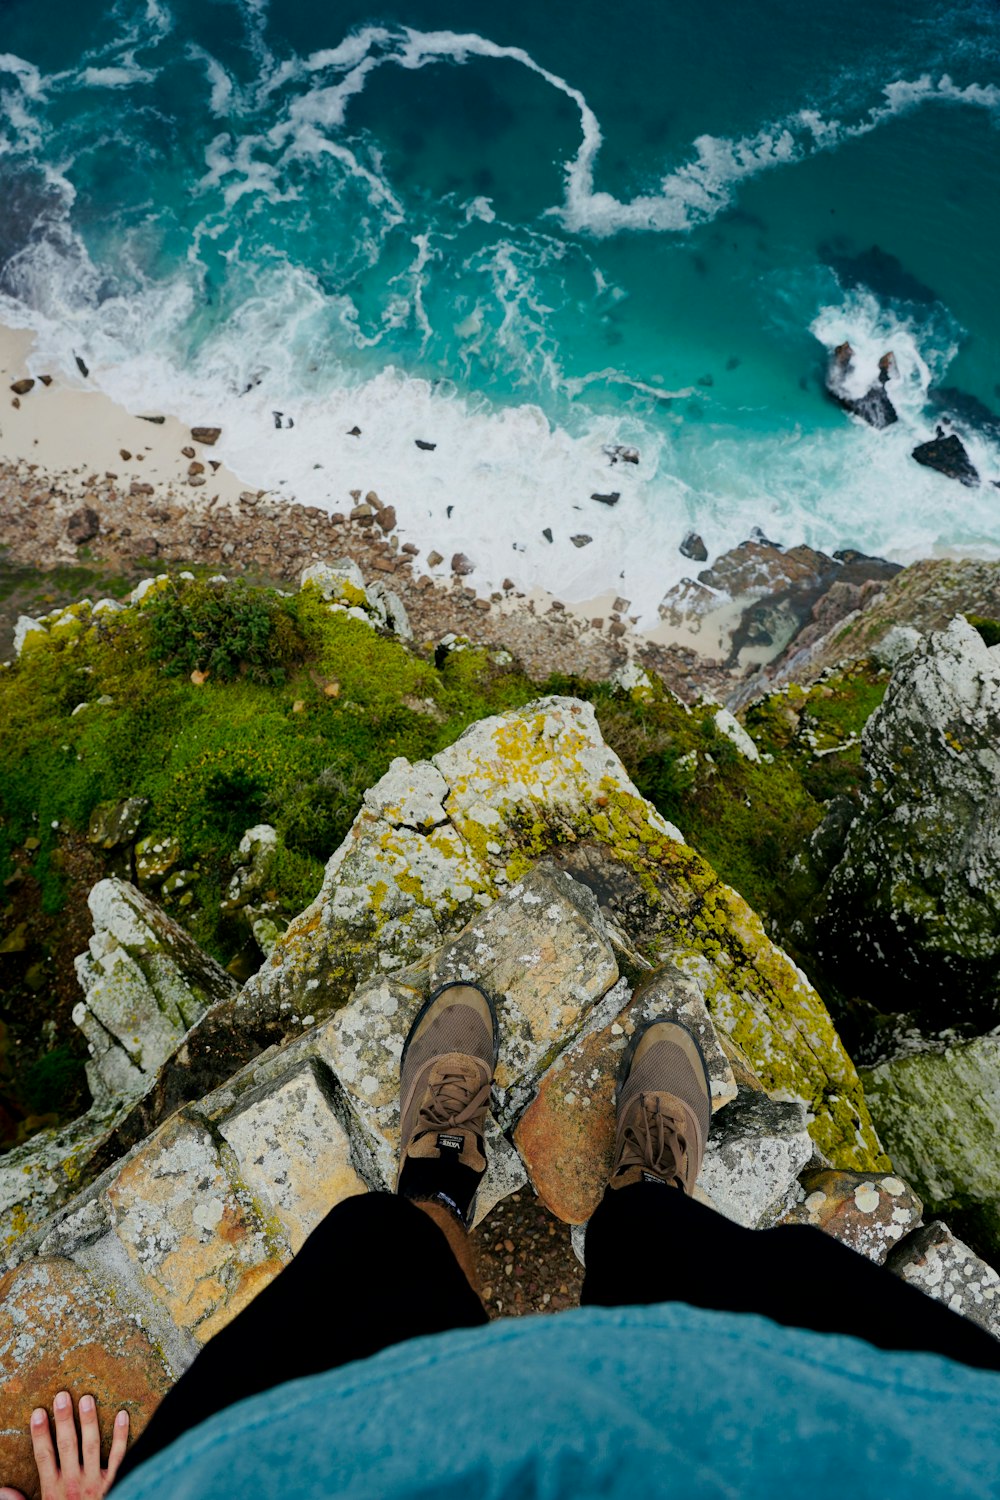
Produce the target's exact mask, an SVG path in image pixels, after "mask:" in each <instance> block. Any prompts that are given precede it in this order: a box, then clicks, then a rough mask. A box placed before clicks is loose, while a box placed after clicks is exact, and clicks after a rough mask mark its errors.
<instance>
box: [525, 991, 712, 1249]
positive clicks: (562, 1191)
mask: <svg viewBox="0 0 1000 1500" xmlns="http://www.w3.org/2000/svg"><path fill="white" fill-rule="evenodd" d="M612 998H614V1010H613V1012H612V1013H611V1015H610V1016H608V1017H605V1011H606V1010H607V1008H608V1006H607V1002H608V1001H610V1000H612ZM654 1016H669V1017H671V1018H672V1019H674V1020H677V1021H680V1022H682V1023H683V1024H684V1025H685V1026H687V1027H688V1028H689V1029H690V1030H692V1031H693V1032H694V1033H695V1035H696V1036H697V1038H698V1041H699V1043H700V1045H701V1048H702V1052H703V1053H704V1055H705V1061H706V1064H707V1066H708V1072H709V1077H710V1079H711V1082H712V1104H713V1108H715V1109H719V1108H721V1106H722V1105H724V1104H726V1103H728V1101H729V1100H730V1099H733V1098H735V1096H736V1084H735V1082H734V1080H733V1074H732V1069H731V1068H730V1066H729V1062H728V1060H727V1058H726V1055H725V1053H724V1052H723V1050H722V1046H721V1043H720V1041H719V1038H718V1036H717V1035H716V1032H715V1028H714V1026H713V1025H712V1021H711V1017H710V1016H709V1014H708V1010H707V1009H706V1006H705V1002H704V1001H703V999H702V998H701V996H700V994H699V993H698V991H697V989H696V988H695V986H694V984H693V983H692V982H691V980H689V979H687V978H686V977H685V976H684V975H683V974H681V973H680V971H679V970H676V969H673V968H672V967H671V966H670V965H666V966H664V967H663V968H662V969H659V970H657V971H656V973H655V974H652V975H650V976H648V978H647V979H646V981H645V982H644V983H641V984H640V986H639V988H638V989H637V990H636V992H635V993H634V994H633V993H632V992H631V989H630V988H629V987H628V986H627V985H620V986H616V987H615V989H614V990H613V991H611V993H610V994H609V995H608V996H607V997H606V999H605V1001H604V1002H602V1004H601V1006H600V1007H599V1009H598V1010H597V1011H595V1013H594V1014H593V1016H592V1018H591V1022H590V1023H589V1024H588V1026H587V1027H586V1029H585V1030H584V1031H583V1032H582V1033H581V1034H580V1035H579V1036H578V1037H577V1039H576V1040H575V1041H574V1042H571V1043H570V1045H569V1046H568V1047H566V1048H565V1049H564V1050H563V1051H562V1052H560V1053H559V1055H558V1057H557V1058H556V1059H555V1061H554V1062H553V1063H552V1065H551V1067H550V1068H549V1069H548V1071H547V1072H546V1073H545V1075H544V1077H543V1078H542V1079H541V1080H540V1082H539V1085H538V1090H537V1092H536V1094H535V1097H534V1098H533V1099H532V1100H531V1102H530V1104H529V1105H528V1107H527V1109H526V1110H525V1111H524V1113H523V1114H522V1115H521V1117H520V1119H519V1120H518V1122H517V1125H516V1126H515V1129H514V1142H515V1144H516V1146H517V1149H518V1151H519V1152H520V1153H521V1156H522V1158H523V1159H524V1162H525V1165H526V1166H527V1168H528V1175H529V1177H530V1178H531V1182H532V1186H533V1187H534V1189H535V1192H536V1193H537V1194H538V1196H539V1197H540V1198H541V1200H542V1202H543V1203H544V1204H545V1206H546V1207H547V1208H548V1209H549V1210H550V1211H551V1212H552V1213H554V1214H555V1215H556V1216H557V1217H558V1218H560V1219H564V1220H565V1221H566V1222H567V1223H570V1224H582V1223H584V1222H585V1221H586V1220H587V1219H589V1218H590V1215H591V1214H592V1213H593V1211H594V1209H595V1208H596V1207H597V1205H598V1203H599V1202H600V1200H601V1196H602V1194H603V1192H604V1188H605V1185H606V1183H607V1180H608V1174H609V1172H610V1169H611V1159H612V1155H613V1150H614V1138H615V1108H614V1095H615V1081H616V1078H617V1074H618V1068H619V1064H620V1063H621V1059H622V1054H623V1052H624V1051H625V1048H626V1047H627V1046H628V1043H629V1040H630V1038H631V1037H632V1035H633V1033H634V1031H635V1029H636V1027H637V1026H641V1025H642V1024H643V1023H644V1022H645V1021H648V1020H652V1019H653V1018H654ZM595 1023H596V1024H595Z"/></svg>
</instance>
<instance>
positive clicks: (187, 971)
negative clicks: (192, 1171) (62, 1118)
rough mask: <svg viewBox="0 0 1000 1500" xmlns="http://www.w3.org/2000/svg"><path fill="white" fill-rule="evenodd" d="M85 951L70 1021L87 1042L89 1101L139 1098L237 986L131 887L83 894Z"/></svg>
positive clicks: (109, 884)
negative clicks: (87, 919)
mask: <svg viewBox="0 0 1000 1500" xmlns="http://www.w3.org/2000/svg"><path fill="white" fill-rule="evenodd" d="M89 905H90V910H91V913H92V915H93V918H94V935H93V937H92V938H91V940H90V951H89V952H88V953H84V954H81V955H80V957H79V958H78V959H77V961H76V972H77V977H78V979H79V981H80V984H81V986H82V988H83V990H84V992H85V997H86V998H85V999H84V1000H82V1001H80V1002H79V1004H78V1005H77V1006H76V1007H75V1009H74V1011H73V1020H74V1021H75V1022H76V1024H77V1025H78V1026H79V1027H80V1029H81V1030H82V1031H83V1033H84V1035H85V1036H86V1038H87V1041H88V1043H89V1047H90V1052H91V1061H90V1062H89V1063H88V1064H87V1079H88V1082H89V1084H90V1089H91V1093H92V1094H93V1096H94V1100H95V1102H96V1103H97V1104H98V1105H100V1106H102V1107H107V1106H109V1105H112V1104H115V1103H120V1102H122V1101H123V1100H125V1099H128V1098H134V1097H136V1096H138V1095H139V1094H141V1093H142V1092H143V1091H144V1089H145V1088H146V1087H147V1086H148V1085H149V1083H150V1082H151V1081H152V1079H154V1078H155V1076H156V1072H157V1069H158V1068H159V1067H160V1065H161V1064H162V1063H163V1062H165V1061H166V1059H167V1058H168V1057H169V1056H170V1054H171V1053H172V1052H173V1051H174V1049H175V1048H176V1046H177V1044H178V1043H179V1041H180V1040H181V1038H182V1037H183V1035H184V1033H185V1032H186V1031H187V1030H188V1028H189V1027H190V1026H192V1025H193V1024H194V1022H195V1021H196V1020H197V1019H198V1017H199V1016H200V1015H201V1014H202V1013H203V1012H204V1011H205V1010H206V1009H207V1008H208V1007H209V1006H210V1005H212V1004H214V1003H215V1002H217V1001H219V1000H224V999H226V998H227V997H228V996H231V995H232V994H233V993H234V992H235V990H236V988H237V986H236V983H235V981H234V980H233V979H232V978H231V976H230V975H228V974H227V973H226V971H225V970H224V969H223V968H222V967H221V966H220V965H219V964H217V963H216V962H215V960H214V959H211V958H209V957H208V955H207V954H205V953H202V951H201V949H200V948H199V947H198V946H197V944H196V943H195V942H194V940H193V939H192V938H191V937H190V936H189V935H188V934H187V933H186V932H185V931H184V929H183V928H181V927H179V926H178V925H177V923H176V922H173V921H171V919H170V918H169V917H168V916H166V914H165V913H164V912H162V911H161V910H160V908H159V907H158V906H156V905H154V903H153V902H152V901H150V900H149V899H148V898H147V897H146V896H144V895H142V894H141V892H139V891H138V890H136V888H135V887H134V886H132V885H129V884H127V883H126V882H125V881H122V880H115V879H110V880H101V881H98V883H97V885H95V886H94V888H93V890H92V891H91V893H90V897H89Z"/></svg>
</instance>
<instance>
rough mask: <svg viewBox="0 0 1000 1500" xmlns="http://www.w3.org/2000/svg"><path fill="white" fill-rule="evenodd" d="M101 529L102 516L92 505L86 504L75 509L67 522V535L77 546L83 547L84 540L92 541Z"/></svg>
mask: <svg viewBox="0 0 1000 1500" xmlns="http://www.w3.org/2000/svg"><path fill="white" fill-rule="evenodd" d="M100 529H101V521H100V517H99V516H98V514H97V511H96V510H94V508H93V507H92V506H90V505H84V506H82V507H81V508H80V510H75V511H74V512H73V514H72V515H71V516H70V518H69V520H68V521H67V522H66V535H67V536H68V537H69V539H70V541H71V542H72V543H73V544H74V545H75V546H77V547H82V546H83V544H84V542H89V541H92V540H93V538H94V537H95V536H97V534H98V532H99V531H100Z"/></svg>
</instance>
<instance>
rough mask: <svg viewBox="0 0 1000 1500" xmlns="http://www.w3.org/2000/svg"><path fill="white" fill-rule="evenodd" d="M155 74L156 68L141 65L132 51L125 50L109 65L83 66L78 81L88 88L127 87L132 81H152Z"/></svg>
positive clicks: (129, 86) (130, 85)
mask: <svg viewBox="0 0 1000 1500" xmlns="http://www.w3.org/2000/svg"><path fill="white" fill-rule="evenodd" d="M156 74H157V70H156V69H151V68H144V67H142V66H141V64H139V63H137V62H136V60H135V54H134V53H132V52H126V53H124V54H123V55H122V57H121V59H120V61H119V62H118V63H117V64H115V65H112V66H110V67H106V68H84V70H83V72H82V73H81V74H80V82H81V83H83V84H85V85H86V86H87V88H90V89H127V88H131V87H132V85H133V84H134V83H152V82H153V80H154V79H155V77H156Z"/></svg>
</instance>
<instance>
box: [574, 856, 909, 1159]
mask: <svg viewBox="0 0 1000 1500" xmlns="http://www.w3.org/2000/svg"><path fill="white" fill-rule="evenodd" d="M635 842H636V843H637V844H638V845H639V847H640V848H641V849H643V850H645V848H646V846H645V845H643V844H642V842H641V831H639V837H638V838H637V839H636V841H635ZM616 853H617V851H615V850H613V849H611V848H608V847H605V846H601V845H597V844H593V843H586V844H575V845H573V846H571V847H570V848H566V849H561V850H560V851H559V858H560V861H561V863H562V864H563V866H564V868H566V869H567V870H569V871H570V873H572V874H573V875H575V876H576V877H577V879H580V880H584V881H586V882H587V883H588V884H590V885H591V886H592V888H593V889H594V891H595V893H596V894H597V896H598V900H599V902H600V904H601V910H602V911H603V912H604V914H605V916H606V917H607V918H608V919H609V930H611V931H612V934H613V935H614V933H615V932H617V933H618V934H627V935H628V945H630V946H632V947H634V948H637V949H638V950H639V951H640V954H641V956H642V957H644V958H645V959H646V960H647V961H649V962H652V963H654V964H658V963H662V962H664V961H666V960H669V961H670V962H671V963H673V964H674V965H675V966H676V967H678V968H679V969H681V970H682V972H683V973H685V974H686V975H687V976H688V977H689V978H690V979H692V980H693V981H694V983H695V985H696V987H697V989H698V990H699V992H700V993H701V995H702V996H703V997H704V998H705V1001H706V1003H707V1005H708V1008H709V1012H710V1014H711V1017H712V1020H713V1022H714V1024H715V1027H716V1030H717V1031H718V1032H719V1035H720V1038H721V1039H722V1040H723V1042H724V1043H728V1044H729V1045H730V1046H732V1047H733V1048H734V1049H735V1050H736V1052H737V1053H738V1054H739V1055H740V1057H741V1058H742V1059H744V1060H745V1062H746V1064H747V1065H748V1066H749V1067H750V1069H751V1070H752V1072H753V1074H754V1077H755V1078H756V1079H757V1080H758V1081H759V1085H760V1087H762V1088H763V1089H766V1091H767V1092H768V1093H769V1094H770V1095H772V1096H773V1097H774V1098H775V1099H777V1100H793V1101H799V1102H800V1103H803V1104H805V1106H806V1110H807V1114H808V1116H809V1117H810V1118H809V1133H810V1135H811V1136H812V1139H813V1141H814V1143H815V1145H816V1146H817V1148H818V1149H819V1151H820V1152H821V1153H822V1154H823V1156H825V1157H826V1158H827V1159H828V1160H829V1161H831V1162H832V1163H834V1164H835V1165H836V1166H841V1167H845V1168H848V1169H857V1170H860V1171H873V1170H880V1171H888V1170H889V1168H890V1167H891V1163H890V1161H889V1158H888V1157H887V1156H886V1155H885V1154H884V1153H883V1151H882V1148H881V1145H880V1143H879V1140H878V1136H877V1135H876V1134H875V1130H874V1128H873V1126H872V1123H871V1118H870V1116H869V1114H868V1107H867V1105H866V1103H865V1100H864V1093H863V1090H862V1087H861V1081H860V1079H859V1078H858V1075H857V1072H856V1070H855V1068H854V1064H853V1063H852V1062H851V1060H850V1058H849V1057H848V1055H847V1053H846V1052H845V1051H844V1047H843V1045H842V1043H841V1041H840V1038H839V1037H838V1035H837V1032H836V1030H835V1029H834V1026H833V1022H832V1021H831V1019H830V1015H829V1013H828V1011H827V1010H826V1007H825V1006H824V1004H823V1002H822V1000H821V999H820V997H819V995H817V993H816V991H815V990H814V989H813V988H812V986H811V985H810V984H809V982H808V981H807V979H806V977H805V975H804V974H803V973H802V972H801V971H800V970H799V969H798V968H796V966H795V964H793V963H792V961H791V959H790V958H789V957H788V955H787V954H786V953H784V952H783V951H782V950H781V949H780V948H777V947H776V946H775V945H774V944H773V943H772V942H771V940H770V939H769V938H768V937H767V935H766V934H765V932H764V929H763V926H762V924H761V922H760V919H759V918H758V917H757V916H756V914H755V913H754V912H752V911H751V910H750V908H749V907H748V906H747V904H746V902H745V901H744V900H743V899H742V897H740V896H739V895H737V893H736V892H735V891H733V890H731V889H730V888H729V887H728V886H726V885H723V884H722V882H721V881H720V880H719V879H718V878H717V877H716V875H715V874H714V872H713V871H712V870H711V869H710V867H709V866H708V865H706V864H705V863H704V861H703V860H701V859H700V858H699V857H698V855H696V854H694V852H693V851H692V850H690V849H687V848H685V847H683V846H677V845H665V846H662V847H661V849H660V851H659V852H658V854H657V856H656V858H655V860H653V859H648V858H644V857H643V855H635V854H633V855H631V856H630V857H627V858H626V859H625V860H622V859H621V858H620V857H616ZM620 940H621V939H619V941H620ZM619 962H620V963H622V964H623V966H624V968H625V972H626V973H630V972H631V970H630V967H629V964H630V960H629V959H628V958H627V956H626V955H625V954H624V953H620V955H619ZM633 977H638V976H636V975H633Z"/></svg>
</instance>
